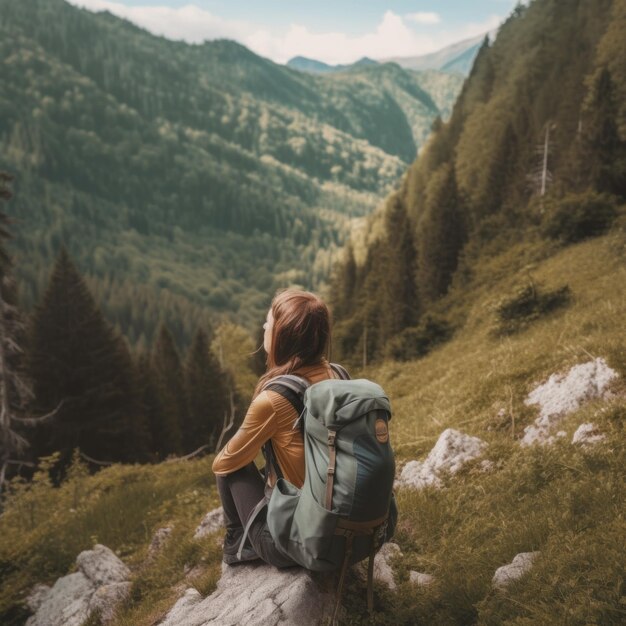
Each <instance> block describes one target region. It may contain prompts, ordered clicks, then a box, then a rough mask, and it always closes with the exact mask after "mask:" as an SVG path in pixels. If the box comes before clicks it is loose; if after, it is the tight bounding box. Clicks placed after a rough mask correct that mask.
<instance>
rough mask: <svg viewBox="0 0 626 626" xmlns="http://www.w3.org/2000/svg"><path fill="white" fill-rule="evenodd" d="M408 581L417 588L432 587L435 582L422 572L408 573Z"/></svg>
mask: <svg viewBox="0 0 626 626" xmlns="http://www.w3.org/2000/svg"><path fill="white" fill-rule="evenodd" d="M409 580H410V581H411V582H412V583H413V584H414V585H417V586H418V587H428V585H432V584H433V583H434V582H435V577H434V576H431V575H430V574H423V573H422V572H414V571H410V572H409Z"/></svg>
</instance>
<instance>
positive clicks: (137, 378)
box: [0, 174, 248, 487]
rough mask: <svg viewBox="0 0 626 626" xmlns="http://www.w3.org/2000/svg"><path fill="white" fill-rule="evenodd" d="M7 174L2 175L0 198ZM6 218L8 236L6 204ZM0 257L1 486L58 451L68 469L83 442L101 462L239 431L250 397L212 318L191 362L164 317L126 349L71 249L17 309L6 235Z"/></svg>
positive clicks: (144, 456) (214, 440) (86, 452)
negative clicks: (148, 336) (146, 345)
mask: <svg viewBox="0 0 626 626" xmlns="http://www.w3.org/2000/svg"><path fill="white" fill-rule="evenodd" d="M10 182H11V178H10V177H9V176H8V175H6V174H2V178H1V179H0V183H1V185H2V187H1V189H0V191H1V194H0V197H1V198H2V200H3V201H7V200H9V199H10V197H11V189H10ZM0 221H1V222H2V223H3V224H4V225H5V226H4V228H3V229H2V230H1V231H0V236H2V238H3V239H4V240H6V239H7V238H8V237H9V236H10V234H9V231H8V228H9V227H10V223H9V220H8V218H7V216H6V214H5V213H0ZM0 260H1V265H0V274H1V276H0V278H1V284H2V285H3V289H2V293H1V294H0V295H1V297H2V307H0V328H1V330H2V333H1V335H0V336H1V338H2V341H1V342H0V344H1V345H0V358H1V360H2V363H3V366H2V368H0V372H1V373H0V389H1V393H0V396H1V397H2V398H3V402H4V407H5V408H4V409H3V411H2V414H3V419H2V422H1V423H0V438H1V443H2V446H1V448H0V449H1V451H2V454H1V457H0V472H1V473H0V487H1V484H2V481H3V480H4V477H5V476H10V475H12V473H14V472H12V471H11V470H15V469H16V467H17V468H18V469H19V467H20V466H21V465H22V464H24V463H25V464H26V466H28V465H29V464H30V463H31V462H32V461H33V460H35V459H37V458H39V457H42V456H46V455H50V454H52V453H55V452H59V453H61V457H60V462H59V464H58V465H57V471H60V472H62V471H63V469H64V468H65V467H66V465H67V464H68V463H69V462H70V460H71V458H72V455H73V451H74V450H76V449H79V450H80V451H81V453H82V454H83V456H84V458H85V459H86V460H88V461H89V462H90V463H92V464H93V465H94V466H95V465H100V466H101V465H107V464H110V463H112V462H115V461H127V462H128V461H134V462H137V461H139V462H146V461H157V460H162V459H164V458H166V457H167V456H169V455H182V454H186V453H190V452H195V451H197V450H198V449H199V448H200V449H202V450H208V451H213V450H214V449H215V447H216V445H217V444H218V441H219V438H220V436H224V435H230V434H232V427H233V423H234V422H235V421H236V419H237V417H238V415H237V408H238V407H239V413H240V412H241V407H242V406H243V404H244V402H246V401H247V400H248V398H247V397H246V398H242V397H241V395H242V392H241V388H240V387H239V388H238V386H237V384H236V383H235V381H234V379H233V375H232V373H231V371H230V370H229V368H228V365H227V364H225V363H224V361H223V360H222V361H223V362H222V363H220V362H219V361H218V358H217V357H216V356H215V352H214V350H213V349H212V346H211V340H212V339H213V337H212V336H211V335H212V331H211V328H210V327H205V328H198V329H197V331H196V334H195V336H194V339H193V342H192V344H191V346H190V348H189V349H188V351H187V354H186V357H185V358H184V359H183V358H182V357H181V355H180V353H179V351H178V349H177V347H176V344H175V341H174V339H173V337H172V334H171V332H170V331H169V330H168V328H167V326H166V325H165V324H162V325H161V327H160V329H159V331H158V334H157V338H156V340H155V342H154V345H153V346H151V349H149V350H141V351H134V352H132V353H131V350H130V348H129V345H128V342H127V341H126V340H125V339H124V338H123V337H122V336H121V335H120V334H119V333H118V332H117V331H116V330H115V329H114V328H113V327H112V326H111V324H110V323H109V322H108V321H107V320H106V319H105V318H104V316H103V314H102V312H101V311H100V310H99V308H98V306H97V304H96V302H95V300H94V298H93V296H92V294H91V293H90V291H89V289H88V286H87V284H86V281H85V280H84V278H83V277H82V276H81V275H80V273H79V272H78V270H77V269H76V266H75V265H74V263H73V262H72V260H71V258H70V256H69V254H68V252H67V251H66V249H65V248H61V251H60V253H59V256H58V258H57V260H56V263H55V264H54V267H53V269H52V272H51V274H50V277H49V282H48V286H47V289H46V291H45V293H44V295H43V297H42V300H41V302H40V303H38V304H37V306H36V307H35V309H34V311H33V313H32V314H31V315H30V316H25V315H24V314H23V313H21V312H20V310H19V308H18V306H17V302H16V289H15V281H14V280H13V276H12V269H13V268H12V263H11V260H10V257H9V256H8V254H7V252H6V244H5V243H4V242H3V245H2V247H1V248H0ZM231 343H232V340H231ZM244 393H245V392H244ZM227 426H230V431H229V430H228V429H227Z"/></svg>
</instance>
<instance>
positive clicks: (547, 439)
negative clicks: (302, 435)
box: [520, 358, 618, 446]
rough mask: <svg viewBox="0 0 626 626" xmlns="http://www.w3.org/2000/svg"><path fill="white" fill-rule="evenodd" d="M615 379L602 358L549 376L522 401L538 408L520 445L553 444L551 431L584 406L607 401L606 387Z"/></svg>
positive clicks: (613, 371) (614, 375)
mask: <svg viewBox="0 0 626 626" xmlns="http://www.w3.org/2000/svg"><path fill="white" fill-rule="evenodd" d="M617 376H618V374H617V372H616V371H615V370H613V369H611V368H610V367H609V366H608V365H607V363H606V361H605V360H604V359H601V358H598V359H594V360H593V361H588V362H587V363H581V364H579V365H575V366H574V367H572V368H571V369H570V370H569V371H568V372H567V373H566V374H552V376H550V378H548V380H547V381H546V382H545V383H543V384H542V385H539V386H538V387H536V388H535V389H533V391H531V392H530V394H528V397H527V398H526V400H525V401H524V402H525V404H526V405H528V406H531V405H537V406H539V417H538V418H537V419H536V420H535V421H534V423H533V424H532V425H530V426H527V427H526V428H525V429H524V436H523V437H522V439H521V441H520V443H521V445H523V446H528V445H532V444H536V443H539V444H544V445H545V444H550V443H552V442H553V441H554V438H553V437H551V435H550V431H551V430H552V428H554V427H555V426H556V425H557V424H558V423H559V422H560V421H561V420H562V419H563V417H564V416H565V415H567V414H569V413H572V412H573V411H576V410H577V409H578V408H579V407H580V406H581V405H582V404H583V403H584V402H586V401H588V400H592V399H594V398H602V397H606V395H607V394H608V387H609V384H610V383H611V382H612V381H613V380H614V379H615V378H617Z"/></svg>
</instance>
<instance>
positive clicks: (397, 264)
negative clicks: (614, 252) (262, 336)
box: [331, 0, 626, 363]
mask: <svg viewBox="0 0 626 626" xmlns="http://www.w3.org/2000/svg"><path fill="white" fill-rule="evenodd" d="M625 18H626V15H625V14H624V3H623V2H622V1H621V0H602V2H600V3H599V4H598V3H596V2H592V0H567V2H556V0H541V1H539V0H537V1H535V2H533V3H531V4H530V5H529V6H524V5H518V7H517V8H516V9H515V10H514V11H513V13H512V14H511V16H510V17H509V18H508V20H507V21H506V22H505V23H504V24H503V25H502V27H501V28H500V30H499V32H498V37H497V39H495V41H494V42H493V43H490V42H489V41H488V40H485V41H484V42H483V44H482V45H481V47H480V50H479V51H478V54H477V56H476V61H475V62H474V65H473V67H472V70H471V73H470V75H469V78H468V79H467V81H466V82H465V83H464V86H463V89H462V91H461V94H460V96H459V98H458V100H457V101H456V103H455V105H454V109H453V112H452V115H451V117H450V119H449V121H447V122H445V123H442V124H437V125H436V128H435V130H434V132H433V135H432V137H431V139H430V141H429V142H428V145H427V146H426V147H425V149H424V150H423V151H422V152H421V154H420V156H419V158H418V159H417V160H416V161H415V162H414V163H413V164H412V165H411V167H410V168H409V170H408V172H407V174H406V176H405V177H404V178H403V182H402V185H401V188H400V189H399V190H398V191H396V192H393V193H392V194H391V195H390V196H389V197H388V199H387V201H386V203H385V206H384V208H383V209H382V210H381V211H378V212H377V213H376V214H375V215H374V217H373V219H372V220H370V222H369V225H368V226H366V227H365V228H364V229H363V230H362V231H361V234H360V236H359V238H358V239H356V238H355V239H354V240H353V241H352V242H351V245H350V247H348V248H347V250H346V254H345V261H344V262H343V264H341V265H340V266H339V267H338V269H337V272H336V280H335V283H334V285H333V287H332V290H331V293H332V294H333V295H334V299H335V303H334V305H335V319H336V320H337V321H338V326H337V332H336V338H335V346H336V347H337V348H338V350H340V351H341V354H342V355H343V357H344V358H345V359H352V362H353V363H357V362H361V360H362V359H363V358H365V357H364V356H363V355H364V354H365V355H367V358H366V360H372V359H378V360H380V359H383V358H385V357H393V358H399V359H403V358H411V357H416V356H419V355H422V354H425V353H426V352H427V351H428V350H429V349H430V348H432V347H433V346H435V345H437V344H439V343H442V342H445V341H446V340H448V339H449V338H450V336H451V335H452V333H453V332H454V331H455V330H457V329H460V328H462V327H463V323H464V316H465V315H467V311H465V312H463V311H459V310H455V305H454V302H455V301H456V300H455V298H456V299H458V297H459V296H460V295H462V294H463V293H464V290H466V289H469V288H471V287H473V288H474V289H476V290H478V286H477V285H476V284H475V282H474V281H476V280H479V279H478V278H477V276H481V278H480V280H481V281H482V282H481V283H480V284H482V285H483V293H485V295H487V294H488V290H487V289H486V287H484V285H485V284H490V283H491V282H492V281H491V279H490V278H486V277H485V274H486V271H485V268H486V267H491V268H492V271H493V272H494V273H495V275H494V279H495V278H496V277H497V276H501V275H502V274H511V275H517V281H518V284H517V287H516V288H513V287H511V291H510V293H504V294H501V295H500V297H501V300H500V303H499V304H498V305H495V304H494V305H493V306H494V307H496V309H497V311H499V315H500V320H499V322H498V323H497V324H496V325H495V328H494V333H496V334H498V333H500V335H506V334H507V333H510V332H511V333H512V332H516V329H518V328H520V327H522V328H523V327H524V326H525V325H527V324H529V323H530V321H531V320H533V319H536V318H538V317H541V316H543V315H546V314H547V313H548V312H550V311H552V310H553V309H557V308H560V307H564V306H567V303H568V302H570V297H571V293H570V290H569V287H568V286H567V285H566V284H565V285H563V284H552V285H548V286H538V285H537V284H536V282H535V281H534V280H533V279H532V277H531V271H532V270H531V269H527V270H524V269H523V268H524V267H526V268H532V264H533V263H534V262H535V261H538V260H539V259H542V258H546V257H549V256H550V255H551V254H554V253H555V250H557V249H558V247H559V245H568V244H573V243H576V242H578V241H581V240H583V239H585V238H590V237H594V236H598V235H600V234H602V233H603V232H605V231H607V230H608V229H609V228H610V227H611V224H612V223H613V222H614V220H616V219H617V218H618V216H619V215H620V211H622V210H623V209H621V208H620V207H622V205H623V204H624V200H625V199H626V134H625V132H626V131H625V129H626V105H625V104H624V102H625V101H626V99H625V95H626V61H625V59H626V54H625V53H626V49H625V47H624V38H623V36H622V35H623V24H624V19H625ZM383 67H384V66H383ZM477 306H478V304H477ZM498 307H500V308H498Z"/></svg>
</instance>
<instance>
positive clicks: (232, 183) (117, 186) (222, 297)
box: [0, 0, 460, 344]
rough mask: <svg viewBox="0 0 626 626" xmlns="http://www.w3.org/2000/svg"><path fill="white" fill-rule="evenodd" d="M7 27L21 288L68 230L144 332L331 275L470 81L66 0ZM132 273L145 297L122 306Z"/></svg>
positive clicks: (130, 322)
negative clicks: (354, 225)
mask: <svg viewBox="0 0 626 626" xmlns="http://www.w3.org/2000/svg"><path fill="white" fill-rule="evenodd" d="M0 31H1V35H2V36H1V38H0V42H1V43H0V46H1V51H2V52H1V54H2V64H1V65H0V84H1V86H2V90H1V93H2V96H1V97H0V110H1V111H2V115H1V116H0V154H1V155H2V156H1V157H0V168H2V169H6V170H9V171H11V172H13V173H15V174H17V176H18V180H17V183H16V186H15V191H16V199H15V201H14V202H13V204H12V209H11V210H12V214H13V215H15V217H16V218H18V220H19V223H20V230H19V235H18V237H17V241H16V254H17V257H18V259H17V261H18V262H17V266H18V278H19V280H20V283H21V285H22V302H23V303H24V304H25V305H26V306H27V307H29V306H31V305H32V304H33V303H34V302H35V301H36V300H37V299H38V297H39V296H40V295H41V293H42V291H43V288H44V285H45V281H46V270H45V268H46V267H47V266H49V265H50V263H51V261H52V259H53V258H54V256H55V255H56V253H57V252H58V249H59V245H60V243H61V242H65V244H66V245H67V246H68V248H69V250H70V253H71V254H72V256H73V257H74V258H75V259H76V261H77V263H78V265H79V267H80V269H81V270H82V271H83V272H85V273H87V274H88V275H90V279H91V282H92V286H93V289H94V290H95V291H96V292H97V293H98V294H106V295H107V297H106V298H105V299H104V301H103V304H104V306H105V309H106V313H107V316H108V317H109V319H111V320H112V321H113V322H114V323H116V324H117V325H118V326H119V327H120V329H121V330H122V331H123V332H124V333H125V334H126V335H127V336H128V337H129V338H130V339H131V342H136V341H139V340H140V338H141V337H142V336H143V337H144V340H143V341H147V342H149V341H150V340H151V338H152V336H153V334H154V329H155V327H156V324H157V322H158V319H159V318H165V319H166V320H167V321H168V323H170V324H172V325H175V324H178V325H179V326H180V321H177V320H180V318H181V317H182V318H183V319H184V320H185V321H184V322H183V324H182V328H181V329H180V330H179V331H177V338H178V340H179V342H180V343H183V344H184V343H187V342H188V341H189V338H190V335H191V333H192V332H193V330H192V329H191V326H192V322H191V320H197V319H200V318H202V316H203V315H204V311H206V310H209V311H212V312H213V313H222V314H224V315H228V316H231V317H233V318H234V319H236V320H237V321H239V322H240V323H244V324H245V325H247V326H248V328H249V329H250V330H252V329H253V328H255V325H256V323H257V321H258V319H259V318H260V316H262V309H263V308H264V307H265V305H266V301H267V298H268V296H269V294H271V292H272V291H273V290H274V289H275V287H276V286H279V285H285V284H291V283H296V284H302V285H305V286H309V287H312V286H317V285H321V284H322V283H323V282H324V281H325V280H326V278H327V276H328V274H329V271H330V266H331V263H332V260H333V258H334V257H335V256H336V253H337V252H336V251H337V247H338V246H339V245H340V244H341V243H342V242H343V240H344V238H345V236H346V233H347V232H348V230H349V228H350V220H351V219H352V218H353V217H358V216H362V215H365V214H368V213H369V212H371V211H372V210H373V208H374V207H375V206H376V204H377V203H378V202H379V201H380V199H381V198H382V197H384V195H385V194H386V193H388V192H389V191H390V190H391V189H392V188H393V186H394V185H395V184H396V181H397V180H398V177H399V176H400V174H401V172H402V171H403V170H404V169H405V167H406V165H407V164H408V163H409V162H410V161H411V160H412V159H413V158H414V157H415V155H416V153H417V150H418V149H419V148H420V146H421V145H423V143H424V142H425V140H426V138H427V136H428V134H429V132H430V126H431V124H432V121H433V120H434V119H435V118H436V117H437V116H439V115H444V116H445V113H446V111H447V108H446V106H447V105H446V104H445V103H446V102H447V101H448V100H450V99H452V98H454V94H456V93H457V92H458V89H459V88H460V83H456V84H454V83H450V82H447V83H446V84H445V85H444V86H441V85H438V87H437V94H436V96H433V97H431V96H430V95H429V94H428V93H427V91H426V90H425V89H424V88H423V87H422V84H423V83H422V82H421V81H420V80H419V79H418V78H417V77H415V76H414V75H412V74H411V73H406V72H404V71H402V70H400V69H399V68H393V67H386V66H381V67H380V68H378V67H372V68H361V67H359V68H357V69H356V70H355V72H354V73H353V72H348V73H347V75H345V76H344V77H343V78H342V79H337V78H336V77H334V76H329V77H325V76H311V75H304V74H302V73H300V72H296V71H293V70H290V69H288V68H285V67H284V66H280V65H276V64H274V63H272V62H270V61H268V60H266V59H263V58H261V57H258V56H256V55H255V54H253V53H252V52H250V51H249V50H247V49H246V48H244V47H243V46H240V45H238V44H236V43H234V42H231V41H215V42H207V43H205V44H202V45H187V44H183V43H179V42H172V41H168V40H165V39H163V38H159V37H155V36H152V35H150V34H149V33H147V32H146V31H143V30H141V29H139V28H137V27H135V26H133V25H131V24H130V23H128V22H125V21H123V20H120V19H118V18H116V17H113V16H112V15H110V14H108V13H98V14H93V13H90V12H88V11H84V10H81V9H77V8H75V7H73V6H70V5H69V4H67V3H65V2H63V0H25V1H23V2H19V3H16V2H13V1H12V0H1V1H0ZM342 76H343V75H342ZM437 103H441V107H442V109H444V110H440V109H439V108H438V104H437ZM78 233H80V236H77V234H78ZM235 252H236V254H235ZM129 281H130V283H132V284H133V288H132V291H135V292H138V294H139V302H142V303H143V304H142V305H141V306H139V307H131V308H132V309H133V310H130V311H128V310H126V311H125V309H127V308H128V307H127V305H126V304H125V301H127V300H128V299H129V296H130V292H131V289H130V287H129ZM159 293H161V294H162V296H160V297H159V295H158V294H159ZM130 297H131V298H132V296H130Z"/></svg>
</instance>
